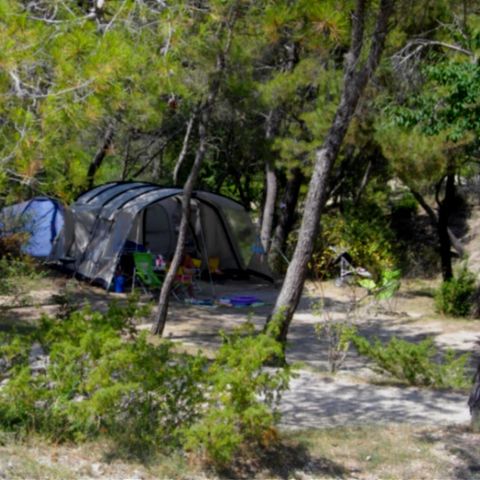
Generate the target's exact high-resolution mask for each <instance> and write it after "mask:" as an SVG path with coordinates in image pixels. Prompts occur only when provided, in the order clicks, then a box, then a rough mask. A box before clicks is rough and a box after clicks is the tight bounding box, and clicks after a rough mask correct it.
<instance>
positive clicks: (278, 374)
mask: <svg viewBox="0 0 480 480" xmlns="http://www.w3.org/2000/svg"><path fill="white" fill-rule="evenodd" d="M246 333H247V335H245V334H246ZM253 333H254V332H253V326H252V325H251V324H250V323H248V324H247V325H246V327H244V328H242V329H239V330H236V331H235V332H234V333H233V334H231V335H223V340H224V343H223V345H222V347H221V348H220V350H219V352H218V354H217V356H216V358H215V360H214V362H213V363H212V364H211V365H210V367H209V369H208V372H207V379H208V380H207V386H208V392H209V394H208V401H207V405H206V408H205V410H204V412H203V415H202V416H201V417H200V418H199V420H198V421H197V422H196V423H194V424H193V425H192V426H191V427H189V428H188V429H187V430H186V431H185V435H186V446H187V448H189V449H192V450H196V451H198V452H201V454H202V455H203V456H204V458H206V459H207V460H208V461H210V462H212V463H214V464H215V465H217V466H224V465H226V464H227V463H228V462H229V461H230V460H231V459H232V457H233V455H234V454H235V453H236V452H237V451H238V450H239V448H240V446H242V445H245V444H249V445H250V447H252V446H254V447H255V446H256V447H257V448H262V447H265V446H268V445H267V443H268V442H269V441H271V440H272V439H274V438H275V437H276V435H275V434H274V433H273V432H274V430H273V426H274V424H275V423H276V420H277V416H278V414H277V413H276V412H275V410H274V407H275V405H276V404H277V402H278V400H279V399H280V395H281V392H282V391H283V390H285V389H286V388H287V387H288V379H289V370H288V369H287V368H284V369H267V368H264V367H263V365H264V364H265V363H266V362H267V361H268V360H269V359H271V358H272V357H273V358H275V357H279V356H281V355H282V347H281V345H280V344H279V343H278V342H276V341H275V340H273V339H272V338H271V337H269V336H267V335H264V334H261V335H258V336H254V335H253Z"/></svg>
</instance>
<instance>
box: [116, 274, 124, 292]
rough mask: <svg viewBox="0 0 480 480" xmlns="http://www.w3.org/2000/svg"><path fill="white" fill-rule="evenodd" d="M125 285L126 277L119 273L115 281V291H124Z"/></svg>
mask: <svg viewBox="0 0 480 480" xmlns="http://www.w3.org/2000/svg"><path fill="white" fill-rule="evenodd" d="M124 285H125V277H124V276H123V275H117V276H116V277H115V279H114V281H113V291H114V292H115V293H123V292H124V291H125V290H124Z"/></svg>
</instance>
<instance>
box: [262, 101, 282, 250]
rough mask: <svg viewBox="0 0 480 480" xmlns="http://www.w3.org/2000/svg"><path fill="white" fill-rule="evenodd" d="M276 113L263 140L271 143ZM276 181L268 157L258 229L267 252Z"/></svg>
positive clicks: (271, 159) (273, 165) (270, 114)
mask: <svg viewBox="0 0 480 480" xmlns="http://www.w3.org/2000/svg"><path fill="white" fill-rule="evenodd" d="M276 124H277V118H276V112H275V110H271V111H270V113H269V114H268V117H267V129H266V132H265V139H266V140H267V142H271V141H272V139H273V138H274V137H275V131H276ZM277 191H278V180H277V172H276V171H275V162H274V161H273V158H272V157H271V156H270V155H269V156H268V158H267V159H266V161H265V203H264V205H263V213H262V226H261V229H260V241H261V242H262V246H263V249H264V250H265V252H268V250H269V248H270V241H271V238H272V230H273V217H274V214H275V203H276V201H277Z"/></svg>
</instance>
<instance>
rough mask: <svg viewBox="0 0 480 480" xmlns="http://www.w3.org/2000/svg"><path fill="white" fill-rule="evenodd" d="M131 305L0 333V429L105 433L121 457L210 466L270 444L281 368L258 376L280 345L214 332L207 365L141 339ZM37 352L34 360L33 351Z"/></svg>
mask: <svg viewBox="0 0 480 480" xmlns="http://www.w3.org/2000/svg"><path fill="white" fill-rule="evenodd" d="M145 314H146V311H145V310H144V309H143V308H139V307H138V306H137V304H136V303H135V301H131V302H130V303H129V304H128V306H122V307H120V306H118V305H113V306H112V307H111V308H110V309H109V310H108V312H107V313H105V314H103V313H100V312H94V311H92V310H91V309H88V308H87V309H84V310H81V311H75V312H73V313H69V314H68V315H67V316H66V317H65V318H51V317H43V319H42V321H41V325H40V328H39V329H38V331H36V332H35V333H33V334H29V335H25V336H20V335H15V334H8V335H7V334H4V335H3V337H2V339H1V347H0V357H1V358H0V369H1V376H2V379H3V380H5V379H7V380H6V382H4V386H3V387H2V388H1V389H0V422H1V424H2V426H3V428H4V429H7V430H10V431H14V432H25V433H28V432H33V431H35V432H37V433H39V434H41V435H43V436H45V437H46V438H48V439H51V440H52V441H55V442H62V441H67V440H68V441H74V442H81V441H85V440H90V439H94V438H97V437H100V436H106V437H108V438H110V439H112V440H113V441H114V442H115V443H116V444H117V446H118V447H120V448H121V449H122V450H123V451H125V452H127V453H129V454H131V455H135V456H141V457H144V456H148V455H150V454H151V453H154V452H158V451H161V452H163V453H168V452H171V451H173V450H175V449H177V450H178V449H180V450H184V451H188V452H191V453H192V454H193V455H195V456H196V457H197V458H202V460H205V461H206V462H207V463H210V464H213V465H214V466H222V465H225V464H227V463H228V462H229V461H230V460H231V459H232V457H233V456H234V455H235V454H236V453H237V452H239V451H240V449H241V448H242V446H243V445H245V444H246V443H248V444H250V445H257V446H258V448H259V449H261V448H263V447H265V446H268V445H269V444H270V443H272V442H275V441H276V430H275V423H276V420H277V414H276V412H275V406H276V402H277V401H278V400H279V398H280V394H281V392H282V391H283V390H284V389H286V388H287V386H288V378H289V372H288V370H287V369H281V370H271V369H265V368H264V367H263V365H264V364H265V362H266V361H267V359H268V358H269V357H271V356H272V355H275V354H278V352H279V351H280V346H279V345H278V344H277V343H276V342H275V341H273V340H272V339H271V338H269V337H267V336H265V335H258V336H255V335H254V332H253V327H251V326H247V327H245V328H246V330H245V328H244V329H243V330H241V331H235V332H234V333H233V334H231V335H223V340H224V342H223V345H222V347H221V348H220V350H219V352H218V354H217V356H216V357H215V359H214V360H212V361H209V360H208V359H207V358H206V357H205V356H204V355H203V354H202V353H198V354H196V355H188V354H180V353H177V352H174V350H173V344H172V343H171V342H168V341H161V342H160V343H159V344H158V345H157V344H155V345H154V344H153V343H151V342H149V340H148V336H147V334H146V333H145V332H142V333H138V332H137V330H136V329H135V327H134V322H135V318H137V317H138V316H141V315H145ZM39 352H40V353H39Z"/></svg>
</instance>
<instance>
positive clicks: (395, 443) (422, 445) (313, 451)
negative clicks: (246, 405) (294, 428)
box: [290, 425, 449, 479]
mask: <svg viewBox="0 0 480 480" xmlns="http://www.w3.org/2000/svg"><path fill="white" fill-rule="evenodd" d="M290 436H291V438H295V440H296V441H298V442H300V443H302V444H304V445H305V446H306V448H307V449H308V451H309V453H310V456H311V457H312V458H318V459H324V461H328V459H330V460H331V461H334V462H335V464H336V465H339V466H341V468H343V470H344V471H345V472H348V473H347V474H346V475H345V477H344V478H351V477H356V478H365V477H367V478H370V476H374V478H384V479H388V478H392V479H393V478H395V479H403V478H405V479H411V478H416V479H421V478H425V479H430V478H447V477H449V475H448V473H447V472H448V469H449V464H448V462H447V460H446V459H445V458H442V457H440V456H439V455H438V454H437V453H436V452H435V448H434V445H432V443H431V442H429V441H428V440H427V439H426V438H424V437H423V436H422V435H418V432H417V431H416V430H415V429H414V427H412V426H407V425H386V426H377V425H372V426H356V427H336V428H329V429H324V430H311V431H304V432H301V433H291V434H290ZM312 473H313V472H312ZM327 478H328V477H327ZM337 478H338V477H337ZM340 478H342V477H341V476H340Z"/></svg>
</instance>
